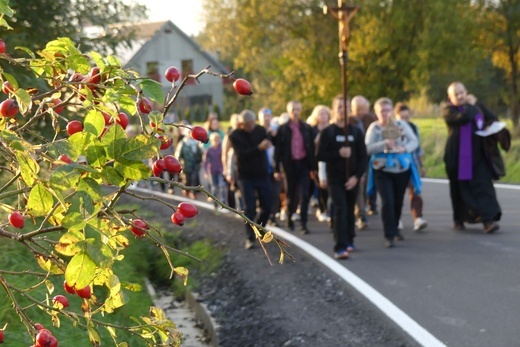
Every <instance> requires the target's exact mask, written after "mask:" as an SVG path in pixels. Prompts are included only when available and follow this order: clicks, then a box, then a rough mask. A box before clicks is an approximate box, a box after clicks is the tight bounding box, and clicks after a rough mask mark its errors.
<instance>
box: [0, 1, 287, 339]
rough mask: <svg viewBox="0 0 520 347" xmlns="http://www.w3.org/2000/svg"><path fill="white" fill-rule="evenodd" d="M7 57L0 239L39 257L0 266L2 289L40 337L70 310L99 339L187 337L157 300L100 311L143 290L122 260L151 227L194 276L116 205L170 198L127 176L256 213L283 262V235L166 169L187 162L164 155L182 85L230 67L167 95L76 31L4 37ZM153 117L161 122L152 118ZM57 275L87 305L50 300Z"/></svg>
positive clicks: (177, 220) (189, 210) (184, 215)
mask: <svg viewBox="0 0 520 347" xmlns="http://www.w3.org/2000/svg"><path fill="white" fill-rule="evenodd" d="M12 14H13V12H12V11H11V9H10V8H9V7H8V1H7V0H1V1H0V24H1V25H3V26H4V27H5V26H6V25H8V22H7V21H6V19H8V18H9V17H10V16H12ZM2 43H3V44H2ZM7 65H12V66H16V67H17V68H19V69H23V70H25V71H27V73H30V74H32V75H33V77H32V79H34V80H36V81H39V82H40V83H39V86H40V87H39V88H37V89H36V88H34V87H33V85H32V84H28V83H25V82H24V81H23V80H19V79H18V76H17V75H16V74H10V73H7V72H5V67H6V66H7ZM0 67H1V68H2V69H1V70H0V79H1V80H2V82H3V87H4V88H3V92H4V94H5V96H2V99H4V100H3V101H2V103H1V105H0V166H1V169H2V170H1V177H0V178H1V181H0V182H2V184H1V186H0V201H1V204H0V216H2V217H6V216H5V215H7V214H8V215H9V216H8V217H6V222H4V223H1V224H0V240H1V242H2V243H9V244H10V245H11V246H12V247H13V248H14V249H16V250H17V251H19V252H25V253H26V254H28V255H29V256H31V257H33V258H34V260H35V262H34V267H33V268H30V269H12V268H5V267H0V288H2V290H3V291H4V292H5V293H6V297H7V298H8V300H10V302H11V303H12V308H13V310H14V312H16V315H17V316H18V317H19V319H20V320H21V322H22V323H23V324H24V326H25V327H26V329H27V333H28V338H29V337H30V339H31V340H32V341H33V342H34V344H35V346H52V345H55V343H56V338H55V337H54V336H53V333H52V332H53V331H55V330H56V329H59V327H60V321H63V320H70V321H72V322H73V324H75V325H77V326H80V327H82V328H83V329H84V331H85V333H86V334H88V337H89V339H90V341H91V343H92V344H93V345H96V346H98V345H99V344H100V343H101V341H100V337H99V334H98V330H99V329H101V328H106V329H107V330H108V331H109V332H110V336H111V337H112V339H113V341H114V344H116V345H118V346H125V345H128V344H126V343H124V342H122V341H120V338H119V335H118V331H120V330H127V331H130V332H131V333H132V334H134V335H136V336H139V337H140V338H141V339H142V340H143V342H142V343H143V344H148V345H157V344H160V345H171V346H178V345H179V344H180V335H179V333H178V330H177V329H176V327H175V325H174V324H173V323H172V322H170V321H168V320H167V319H166V318H165V316H164V313H163V312H162V311H161V310H160V309H159V308H156V307H152V308H151V309H150V311H149V312H148V315H145V314H141V316H140V317H139V318H136V323H135V325H133V326H121V325H117V324H113V323H110V322H109V321H107V320H106V319H100V317H102V316H105V315H109V314H110V313H112V312H114V311H115V310H116V309H117V308H119V307H121V306H123V305H125V303H126V302H127V295H126V293H128V292H129V291H136V290H139V289H140V288H139V286H138V285H136V284H134V283H124V282H122V281H120V279H119V276H118V274H117V273H116V270H115V267H114V265H115V264H116V263H118V262H121V261H125V260H124V253H125V249H126V248H127V247H129V237H135V238H138V239H141V238H144V240H143V242H145V241H146V240H148V241H150V242H152V243H153V244H154V245H156V246H157V247H159V248H160V249H161V250H162V251H163V253H164V255H165V257H166V258H167V260H168V264H169V265H170V267H171V276H172V277H173V276H174V275H175V276H177V277H180V278H182V279H184V280H186V279H187V276H188V270H187V269H185V268H183V267H178V266H175V265H174V261H173V260H172V259H171V254H183V255H185V256H190V255H189V254H186V253H185V252H182V251H181V250H177V249H173V248H172V247H170V246H168V244H166V242H165V241H164V237H163V236H164V231H163V230H159V229H157V228H154V227H153V225H152V223H150V221H148V220H147V219H146V218H143V216H142V215H141V213H140V212H141V211H138V210H137V211H136V210H128V209H122V208H119V206H118V205H117V204H118V201H119V199H120V198H121V197H122V196H130V197H134V198H135V199H141V200H147V199H153V200H158V201H161V200H160V199H158V198H156V197H153V196H141V195H138V194H136V193H135V192H133V191H132V190H131V189H130V185H131V183H132V182H134V181H140V180H147V181H156V182H162V183H165V184H167V185H170V186H172V187H179V188H180V189H183V190H198V191H202V192H203V193H205V194H206V195H208V196H209V197H210V198H212V199H214V201H215V202H216V203H217V204H219V205H220V206H221V207H222V208H225V209H229V210H230V211H232V212H234V213H237V214H238V215H239V216H241V217H242V218H243V219H244V220H245V222H247V223H251V225H252V226H253V227H254V229H255V230H256V233H257V236H258V238H259V241H260V244H261V245H262V247H264V244H265V243H267V242H271V241H274V242H275V243H276V244H277V245H278V247H279V249H280V257H281V259H280V261H283V259H284V257H285V256H286V255H289V254H288V253H287V252H286V251H285V243H283V242H282V241H280V240H278V239H277V238H276V237H274V236H273V234H272V233H271V232H269V231H267V230H265V229H264V228H263V227H262V226H260V225H257V224H255V223H253V222H252V221H250V220H249V219H247V217H245V215H243V213H242V212H240V211H236V210H234V209H231V208H230V207H228V206H227V205H225V204H223V203H222V202H220V201H218V200H217V199H216V197H215V196H213V195H212V194H211V193H209V192H208V191H206V190H205V189H204V187H185V186H183V185H182V184H180V183H178V182H175V181H169V180H164V179H162V178H159V177H158V176H159V175H160V174H161V173H162V171H164V170H167V171H169V172H173V171H175V172H177V173H178V172H179V170H181V169H182V168H181V167H179V166H178V165H177V164H176V159H175V158H173V157H171V158H166V157H165V158H162V157H161V154H160V152H159V147H160V146H161V145H162V144H163V141H161V140H160V139H159V138H158V136H160V135H162V133H161V130H160V129H163V128H164V127H166V126H178V127H180V126H183V125H177V124H165V122H164V119H165V118H164V117H165V115H166V114H167V112H168V110H169V109H170V108H171V107H172V106H173V105H174V103H175V101H176V98H177V96H178V95H179V92H180V91H181V89H182V88H183V87H184V85H186V83H187V82H188V80H190V81H191V80H196V79H197V78H199V77H200V76H202V75H204V74H208V75H213V76H215V77H217V78H230V77H231V75H226V76H223V75H220V74H216V73H214V72H212V71H211V70H209V69H204V70H202V71H200V72H199V73H198V74H194V75H188V76H186V77H185V78H184V79H182V81H180V82H178V83H175V82H173V83H172V84H171V88H170V90H169V91H168V94H167V97H165V95H164V93H163V86H162V85H160V84H159V83H158V82H156V81H154V80H152V79H150V78H146V77H142V76H139V75H138V74H136V73H135V72H133V71H131V70H125V69H123V68H122V66H121V63H120V61H119V60H118V59H117V58H116V57H114V56H112V55H102V54H100V53H99V52H96V51H90V52H88V53H85V52H83V51H81V50H79V49H78V44H77V43H76V42H74V41H73V40H71V39H70V38H68V37H60V38H58V39H54V40H51V41H50V42H48V43H47V44H46V45H44V47H43V48H42V49H41V50H38V51H36V52H35V51H33V50H31V49H30V48H28V47H21V48H19V49H14V48H13V47H12V46H11V42H10V41H8V40H6V41H2V42H0ZM152 102H153V103H156V104H158V105H160V106H161V107H160V110H154V109H151V105H152ZM128 119H129V121H127V120H128ZM42 120H47V121H48V122H49V124H51V125H52V129H53V134H50V136H46V135H44V134H41V133H39V132H38V131H34V129H33V127H32V126H33V125H34V124H36V123H38V122H40V121H42ZM148 121H150V122H152V123H154V124H155V126H153V127H152V126H150V127H149V126H147V124H148ZM128 122H130V123H134V124H137V126H139V127H140V128H141V130H142V133H141V134H139V135H137V136H134V137H131V138H127V136H126V134H125V130H124V129H125V127H126V126H127V124H128ZM189 129H191V128H190V127H189ZM191 136H192V137H193V138H195V139H196V140H199V141H207V133H205V132H204V133H202V132H201V131H200V127H199V128H198V130H197V132H195V131H193V132H192V133H191ZM166 142H167V141H166ZM149 158H153V159H154V165H153V166H152V168H150V167H149V166H148V165H146V164H145V163H143V159H149ZM162 203H164V204H165V205H167V206H169V207H171V209H172V223H174V224H175V225H177V226H179V227H180V226H181V225H182V223H181V221H182V220H183V219H189V218H194V217H195V216H196V214H197V209H196V207H195V206H194V205H193V204H190V203H188V202H183V203H180V204H178V205H173V204H169V203H166V202H164V201H162ZM289 256H290V255H289ZM15 281H17V282H16V284H15ZM56 283H63V287H64V290H65V291H66V292H67V293H70V294H71V295H75V296H79V297H80V298H82V305H81V307H72V306H69V304H68V299H67V297H65V296H61V295H59V296H55V297H54V299H50V296H52V294H53V291H54V289H55V285H56ZM32 310H43V311H44V312H46V313H47V314H48V315H49V316H50V317H51V319H52V323H53V327H49V326H47V327H42V326H41V324H37V322H35V321H33V319H31V313H32V312H33V311H32ZM2 326H3V327H4V329H5V325H4V324H2ZM0 329H2V328H1V327H0ZM6 342H7V340H6ZM7 343H8V342H7Z"/></svg>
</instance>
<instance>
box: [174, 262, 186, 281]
mask: <svg viewBox="0 0 520 347" xmlns="http://www.w3.org/2000/svg"><path fill="white" fill-rule="evenodd" d="M173 271H175V273H176V274H177V276H179V277H180V278H182V280H183V283H184V285H186V284H187V283H188V272H189V271H188V269H186V268H185V267H182V266H181V267H176V268H175V269H173Z"/></svg>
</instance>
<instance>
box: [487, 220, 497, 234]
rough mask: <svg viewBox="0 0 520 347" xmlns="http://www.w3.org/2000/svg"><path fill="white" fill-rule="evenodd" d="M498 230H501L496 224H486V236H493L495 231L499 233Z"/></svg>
mask: <svg viewBox="0 0 520 347" xmlns="http://www.w3.org/2000/svg"><path fill="white" fill-rule="evenodd" d="M498 229H500V226H499V225H498V224H497V223H496V222H491V223H485V224H484V233H485V234H492V233H494V232H495V231H497V230H498Z"/></svg>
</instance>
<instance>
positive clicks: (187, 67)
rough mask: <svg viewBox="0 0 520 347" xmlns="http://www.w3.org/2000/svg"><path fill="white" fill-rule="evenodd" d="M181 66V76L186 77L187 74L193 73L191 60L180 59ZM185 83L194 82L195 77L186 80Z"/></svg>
mask: <svg viewBox="0 0 520 347" xmlns="http://www.w3.org/2000/svg"><path fill="white" fill-rule="evenodd" d="M181 68H182V78H184V77H186V76H187V75H190V74H193V73H194V72H193V60H191V59H187V60H182V61H181ZM186 84H195V79H193V78H190V79H189V80H187V81H186Z"/></svg>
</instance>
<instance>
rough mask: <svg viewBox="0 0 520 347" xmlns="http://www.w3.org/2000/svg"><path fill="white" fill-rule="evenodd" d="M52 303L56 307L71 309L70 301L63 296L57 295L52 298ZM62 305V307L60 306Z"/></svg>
mask: <svg viewBox="0 0 520 347" xmlns="http://www.w3.org/2000/svg"><path fill="white" fill-rule="evenodd" d="M52 302H53V303H54V305H56V306H57V307H58V308H60V307H61V308H67V307H69V300H68V299H67V298H66V297H65V296H63V295H56V296H55V297H54V298H52ZM59 305H61V306H59Z"/></svg>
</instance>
